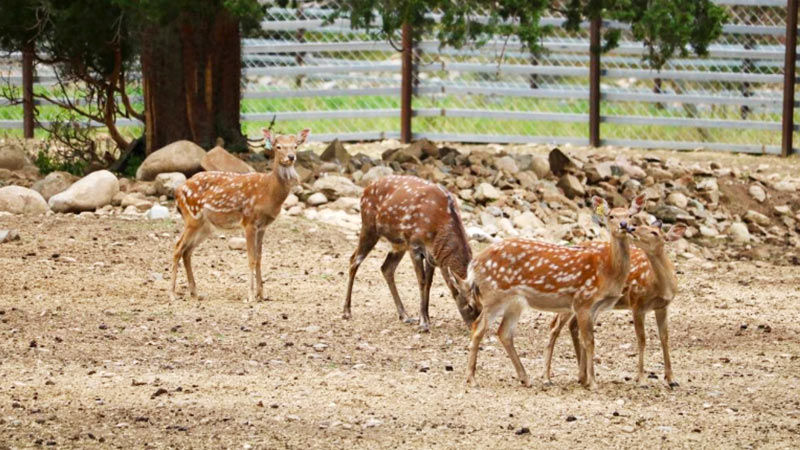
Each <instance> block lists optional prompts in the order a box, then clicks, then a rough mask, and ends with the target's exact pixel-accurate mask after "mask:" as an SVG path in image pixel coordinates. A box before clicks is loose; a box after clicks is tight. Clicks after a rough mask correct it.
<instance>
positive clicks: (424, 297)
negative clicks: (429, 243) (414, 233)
mask: <svg viewBox="0 0 800 450" xmlns="http://www.w3.org/2000/svg"><path fill="white" fill-rule="evenodd" d="M411 258H412V259H413V261H414V272H416V274H417V283H418V284H419V297H420V301H419V327H420V328H421V329H422V331H425V332H427V331H428V330H429V329H430V323H431V319H430V317H429V316H428V302H429V301H430V294H431V287H430V286H431V284H432V283H433V272H434V270H436V268H435V267H434V266H433V265H432V264H429V263H427V262H426V261H425V254H424V253H423V252H420V251H416V250H412V251H411Z"/></svg>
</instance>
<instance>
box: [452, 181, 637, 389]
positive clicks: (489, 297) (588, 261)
mask: <svg viewBox="0 0 800 450" xmlns="http://www.w3.org/2000/svg"><path fill="white" fill-rule="evenodd" d="M593 204H594V206H595V209H596V211H597V212H598V214H599V215H601V216H602V217H603V218H604V220H605V221H606V223H607V225H608V229H609V232H610V234H611V240H610V241H609V244H608V246H607V247H606V249H605V250H603V251H596V250H594V249H588V248H586V247H582V246H563V245H556V244H551V243H548V242H542V241H536V240H532V239H523V238H514V239H506V240H503V241H500V242H497V243H495V244H492V245H490V246H489V247H487V248H486V249H484V250H483V251H482V252H481V253H480V254H479V255H477V256H476V257H475V259H474V260H473V261H472V263H470V265H469V268H468V271H467V279H466V280H462V279H460V277H459V276H458V275H454V278H456V280H457V282H458V288H459V290H460V291H461V292H462V293H464V295H469V296H470V298H471V300H472V301H473V302H474V304H475V308H477V309H480V310H481V313H480V315H479V316H478V318H477V320H476V321H475V322H474V323H473V324H472V336H471V339H470V346H469V360H468V363H467V383H469V384H475V366H476V364H477V358H478V349H479V348H480V344H481V340H482V339H483V336H484V334H485V333H486V331H487V329H488V327H489V325H490V323H491V322H492V320H493V319H494V318H495V317H497V316H499V315H502V317H503V319H502V322H501V323H500V328H499V329H498V330H497V334H498V337H499V339H500V342H501V343H502V344H503V347H505V350H506V352H507V353H508V356H509V357H510V358H511V362H512V363H513V365H514V368H515V369H516V372H517V378H518V379H519V381H520V382H521V383H522V384H523V385H525V386H530V385H531V383H530V379H529V378H528V375H527V373H526V372H525V368H524V367H523V366H522V363H521V362H520V359H519V356H518V355H517V351H516V349H515V348H514V329H515V327H516V325H517V321H518V320H519V317H520V314H521V313H522V310H523V309H524V306H525V305H528V306H529V307H532V308H534V309H538V310H541V311H552V312H562V313H570V314H575V316H576V317H577V321H578V327H579V329H580V340H581V349H582V351H583V352H584V355H585V356H584V358H583V359H582V360H581V368H580V373H581V378H580V381H581V383H582V384H585V385H586V386H587V387H589V388H592V387H594V384H595V376H594V361H593V358H594V323H595V320H596V319H597V315H598V314H599V313H600V312H602V311H604V310H606V309H608V308H610V307H612V306H613V305H614V304H615V303H616V302H617V300H618V299H619V298H620V296H621V295H622V289H623V287H624V286H625V280H626V279H627V278H628V272H629V271H630V249H629V238H628V234H629V233H630V232H632V231H633V227H632V226H631V225H630V222H629V221H630V219H631V217H632V216H633V215H634V214H636V213H638V212H639V210H640V209H641V207H642V205H643V204H644V196H640V197H637V198H636V199H635V200H634V201H633V203H632V204H631V206H630V208H628V209H625V208H615V209H612V210H610V211H609V208H608V204H607V203H606V202H605V200H603V199H600V198H598V197H595V198H594V199H593Z"/></svg>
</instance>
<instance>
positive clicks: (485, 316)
mask: <svg viewBox="0 0 800 450" xmlns="http://www.w3.org/2000/svg"><path fill="white" fill-rule="evenodd" d="M488 328H489V311H488V310H487V309H484V310H483V311H481V313H480V315H479V316H478V318H477V319H475V322H473V323H472V336H471V337H470V341H469V359H468V361H467V384H471V385H473V386H477V383H476V382H475V367H476V366H477V365H478V350H479V349H480V347H481V340H483V335H484V334H486V330H487V329H488Z"/></svg>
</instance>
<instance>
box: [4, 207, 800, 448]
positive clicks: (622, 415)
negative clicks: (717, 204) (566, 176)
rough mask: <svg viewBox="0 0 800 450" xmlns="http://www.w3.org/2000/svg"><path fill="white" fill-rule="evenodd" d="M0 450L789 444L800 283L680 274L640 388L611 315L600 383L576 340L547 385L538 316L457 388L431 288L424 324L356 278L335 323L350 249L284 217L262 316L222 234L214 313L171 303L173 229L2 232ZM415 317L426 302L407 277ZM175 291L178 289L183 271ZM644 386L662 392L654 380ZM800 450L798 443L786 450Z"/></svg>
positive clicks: (365, 272)
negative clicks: (404, 319)
mask: <svg viewBox="0 0 800 450" xmlns="http://www.w3.org/2000/svg"><path fill="white" fill-rule="evenodd" d="M0 228H16V229H18V230H19V231H20V233H21V237H22V239H21V241H17V242H13V243H7V244H3V245H0V333H1V334H2V339H0V448H29V447H48V446H53V447H59V448H87V447H88V448H143V447H144V448H165V447H193V448H320V447H325V448H351V447H355V448H463V447H465V446H467V445H469V446H470V447H474V448H504V449H505V448H530V447H545V446H547V447H559V448H573V447H575V446H577V445H581V446H588V447H590V448H597V447H644V446H653V447H690V448H742V447H744V448H782V447H791V446H796V445H797V442H799V441H798V439H800V395H798V392H800V380H799V379H798V369H800V337H799V336H800V321H798V320H797V318H798V312H797V310H798V307H799V306H800V293H798V291H797V280H798V278H799V277H800V268H798V267H789V266H784V267H781V266H772V265H768V264H767V263H757V264H758V265H756V264H753V263H747V262H734V263H729V262H726V263H712V262H709V261H702V260H685V259H678V260H677V261H676V262H677V268H678V270H679V278H680V283H681V289H682V291H681V294H680V296H679V297H678V298H677V299H676V301H675V303H674V306H673V307H672V308H671V317H670V323H671V330H670V333H671V342H672V355H673V365H674V368H675V372H676V376H677V379H678V381H679V382H680V387H678V388H676V389H670V388H668V387H667V386H666V385H665V384H664V382H663V366H662V359H661V352H660V348H659V345H658V339H657V337H656V332H655V326H654V320H653V319H652V318H651V317H648V321H647V330H648V349H647V359H646V368H647V370H648V371H650V372H653V373H654V374H655V375H657V376H658V377H659V378H660V379H655V378H652V379H648V380H647V381H648V382H647V385H646V386H644V387H639V386H637V385H636V384H635V382H634V381H633V380H632V379H631V377H632V376H634V372H635V366H636V358H635V353H636V350H635V336H634V332H633V326H632V322H631V319H630V316H629V314H628V313H624V312H609V313H606V314H605V315H604V316H601V318H600V322H601V324H600V325H599V328H598V332H597V339H598V350H597V355H598V361H599V363H598V365H597V370H598V381H599V388H598V389H597V390H596V391H594V392H590V391H587V390H586V389H584V388H582V387H580V386H579V385H578V383H577V382H576V367H575V360H574V358H573V356H572V354H571V353H572V350H571V345H570V343H569V339H568V337H567V336H562V338H561V340H560V341H559V344H558V347H557V349H556V359H555V362H554V366H555V377H554V381H555V382H554V384H553V385H551V386H545V385H543V383H542V382H541V378H540V375H541V372H542V368H543V350H544V346H545V344H546V340H547V328H548V321H549V319H550V315H549V314H544V313H539V312H537V311H528V312H527V313H526V314H524V315H523V319H522V321H521V323H520V325H519V327H518V334H517V340H516V342H517V348H518V349H519V350H520V353H521V356H522V361H523V363H524V364H525V366H526V368H527V369H528V371H529V372H530V373H531V374H532V375H533V376H535V377H537V381H536V382H535V383H534V386H533V387H532V388H527V389H526V388H524V387H522V386H521V385H519V384H518V383H517V382H516V380H515V378H514V371H513V367H512V365H511V363H510V360H509V359H508V357H507V355H506V354H505V351H504V350H503V348H502V346H501V345H500V344H499V342H498V341H497V339H496V338H495V337H494V336H492V337H491V338H488V339H486V340H484V345H483V348H482V350H481V352H480V354H479V360H478V372H477V377H478V381H479V383H480V387H477V388H473V387H468V386H467V385H466V384H465V370H466V352H467V339H468V334H467V330H466V328H465V327H464V325H463V324H462V322H461V321H460V318H459V316H458V313H457V311H456V308H455V305H454V301H453V300H452V298H451V297H450V295H449V292H448V291H447V290H446V287H445V286H444V283H443V281H442V279H441V277H440V276H439V275H438V273H437V276H436V282H435V285H434V289H433V293H432V299H431V315H432V320H433V323H432V329H431V332H430V333H428V334H420V333H418V331H417V329H416V326H414V325H407V324H403V323H401V322H400V321H399V320H397V317H396V315H395V312H394V306H393V304H392V301H391V297H390V294H389V290H388V288H387V287H386V285H385V283H384V281H383V279H382V276H381V274H380V271H379V266H380V264H381V262H382V259H383V257H384V256H385V254H386V251H387V249H388V246H387V245H386V244H380V245H379V246H378V248H377V249H376V250H375V251H374V252H373V254H372V255H370V257H369V258H368V259H367V260H366V261H365V263H364V264H363V265H362V267H361V270H360V272H359V274H358V277H357V280H356V285H355V291H354V298H353V308H354V309H353V319H351V320H350V321H344V320H342V319H341V306H342V300H343V297H344V291H345V285H346V281H347V276H346V270H347V261H348V258H349V256H350V253H351V252H352V250H353V249H354V247H355V242H354V236H353V235H352V234H346V233H344V232H342V231H340V230H339V229H334V228H329V227H328V226H326V225H325V224H320V223H316V222H310V221H308V220H305V219H300V218H292V217H288V216H285V215H284V216H281V217H280V218H279V219H278V220H277V221H276V222H275V223H274V224H273V226H272V227H271V228H270V231H269V233H267V238H266V242H265V250H264V263H263V265H264V272H265V277H264V278H265V291H266V293H267V295H268V300H267V301H263V302H259V303H256V304H246V303H244V301H243V300H244V299H245V298H246V296H247V295H246V293H247V263H246V255H245V254H244V253H243V252H240V251H234V250H229V249H228V246H227V240H226V238H224V237H220V236H217V237H214V238H211V239H209V240H208V241H207V242H205V243H204V244H203V245H201V246H200V247H199V248H198V250H197V252H196V253H195V257H194V266H195V273H196V275H197V277H198V287H199V290H200V292H201V294H205V298H204V299H202V300H201V301H192V300H190V299H188V296H186V297H185V298H183V299H180V300H177V301H175V302H170V301H169V300H168V285H169V284H168V283H169V282H168V280H169V273H168V268H169V252H170V248H171V245H172V243H173V242H174V240H175V239H176V237H177V235H178V233H179V232H180V230H181V229H182V224H181V223H179V222H174V221H164V222H148V221H145V220H135V221H131V220H123V219H122V218H119V217H102V216H101V217H94V218H83V217H76V216H52V217H39V218H23V217H0ZM398 285H399V288H400V292H401V295H402V296H403V298H404V299H405V303H406V306H407V309H408V310H409V312H416V311H417V302H418V297H417V295H418V294H417V288H416V281H415V278H414V275H413V270H412V265H411V262H410V261H409V260H406V261H403V262H402V263H401V266H400V270H399V271H398ZM180 286H181V291H182V292H183V293H185V274H184V272H183V270H181V272H180ZM655 375H654V376H655ZM792 442H794V444H791V443H792Z"/></svg>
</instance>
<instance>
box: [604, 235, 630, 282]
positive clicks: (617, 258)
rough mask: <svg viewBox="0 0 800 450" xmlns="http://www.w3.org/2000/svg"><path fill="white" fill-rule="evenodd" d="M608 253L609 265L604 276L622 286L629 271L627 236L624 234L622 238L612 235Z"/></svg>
mask: <svg viewBox="0 0 800 450" xmlns="http://www.w3.org/2000/svg"><path fill="white" fill-rule="evenodd" d="M609 252H610V255H609V265H608V269H607V273H606V276H608V277H609V278H611V279H614V280H616V281H619V282H621V283H623V284H624V282H625V280H626V279H627V278H628V273H629V272H630V269H631V253H630V244H629V238H628V236H627V235H626V234H623V235H622V236H614V235H612V236H611V242H610V245H609Z"/></svg>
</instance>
